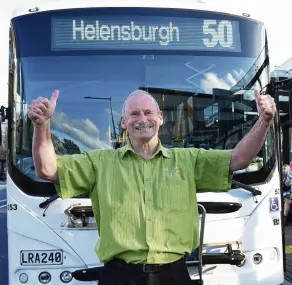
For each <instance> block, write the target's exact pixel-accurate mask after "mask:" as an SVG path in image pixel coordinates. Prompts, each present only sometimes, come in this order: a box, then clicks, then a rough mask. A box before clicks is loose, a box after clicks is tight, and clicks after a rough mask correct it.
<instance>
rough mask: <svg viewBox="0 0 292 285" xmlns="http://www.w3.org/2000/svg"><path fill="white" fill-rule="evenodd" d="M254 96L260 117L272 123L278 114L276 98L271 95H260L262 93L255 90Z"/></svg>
mask: <svg viewBox="0 0 292 285" xmlns="http://www.w3.org/2000/svg"><path fill="white" fill-rule="evenodd" d="M254 96H255V100H256V104H257V109H258V112H259V114H260V116H261V117H262V119H263V120H264V121H265V122H267V123H271V122H272V121H273V119H274V117H275V114H276V104H275V101H274V98H273V97H271V96H270V95H260V92H259V91H257V90H255V92H254Z"/></svg>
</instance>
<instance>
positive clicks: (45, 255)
mask: <svg viewBox="0 0 292 285" xmlns="http://www.w3.org/2000/svg"><path fill="white" fill-rule="evenodd" d="M61 264H63V251H62V250H22V251H20V265H22V266H34V265H61Z"/></svg>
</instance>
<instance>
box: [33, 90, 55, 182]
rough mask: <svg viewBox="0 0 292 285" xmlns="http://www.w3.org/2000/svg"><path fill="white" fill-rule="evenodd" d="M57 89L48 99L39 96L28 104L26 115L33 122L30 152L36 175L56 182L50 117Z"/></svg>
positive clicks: (52, 112)
mask: <svg viewBox="0 0 292 285" xmlns="http://www.w3.org/2000/svg"><path fill="white" fill-rule="evenodd" d="M58 96H59V91H57V90H56V91H54V92H53V94H52V97H51V99H50V100H48V99H47V98H42V97H39V98H37V99H36V100H34V101H33V102H32V104H31V105H30V106H29V111H28V116H29V118H30V119H31V120H32V121H33V123H34V135H33V143H32V154H33V160H34V164H35V170H36V175H37V176H38V177H39V178H41V179H45V180H48V181H51V182H58V173H57V157H56V153H55V150H54V146H53V142H52V139H51V131H50V118H51V116H52V115H53V114H54V111H55V108H56V102H57V99H58Z"/></svg>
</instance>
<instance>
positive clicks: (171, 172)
mask: <svg viewBox="0 0 292 285" xmlns="http://www.w3.org/2000/svg"><path fill="white" fill-rule="evenodd" d="M178 175H179V170H178V168H177V167H175V168H174V169H172V170H171V171H170V176H171V177H177V176H178Z"/></svg>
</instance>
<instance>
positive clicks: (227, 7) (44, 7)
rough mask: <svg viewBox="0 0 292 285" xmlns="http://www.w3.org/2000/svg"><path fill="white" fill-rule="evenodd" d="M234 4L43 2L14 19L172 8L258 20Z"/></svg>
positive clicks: (17, 11)
mask: <svg viewBox="0 0 292 285" xmlns="http://www.w3.org/2000/svg"><path fill="white" fill-rule="evenodd" d="M233 2H234V4H232V3H228V4H227V3H226V2H225V3H224V1H223V2H222V1H220V0H216V1H215V2H212V3H207V2H205V1H202V0H195V1H194V0H193V1H191V0H179V1H178V0H160V1H157V0H147V1H141V0H140V1H139V0H127V1H121V0H111V1H108V0H107V1H105V0H101V1H100V0H99V1H98V0H78V1H77V0H70V1H67V0H62V1H60V0H59V1H46V2H41V3H39V5H25V6H21V7H19V8H17V9H15V10H14V11H13V13H12V18H14V17H18V16H22V15H27V14H33V13H36V12H44V11H53V10H63V9H75V8H99V7H100V8H111V7H115V8H119V7H121V8H122V7H134V8H138V7H145V8H171V9H187V10H202V11H212V12H218V13H223V14H229V15H236V16H240V17H245V18H246V17H247V18H250V19H253V20H258V19H255V18H252V17H251V16H252V15H250V14H249V13H248V12H247V11H244V10H243V9H242V8H240V6H239V5H238V3H236V2H237V1H233Z"/></svg>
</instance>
